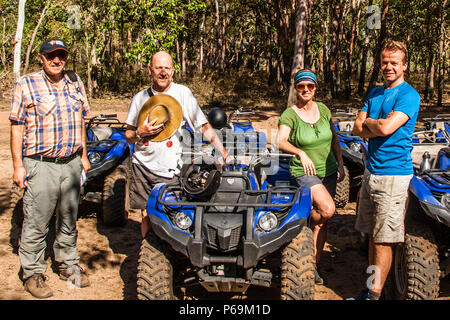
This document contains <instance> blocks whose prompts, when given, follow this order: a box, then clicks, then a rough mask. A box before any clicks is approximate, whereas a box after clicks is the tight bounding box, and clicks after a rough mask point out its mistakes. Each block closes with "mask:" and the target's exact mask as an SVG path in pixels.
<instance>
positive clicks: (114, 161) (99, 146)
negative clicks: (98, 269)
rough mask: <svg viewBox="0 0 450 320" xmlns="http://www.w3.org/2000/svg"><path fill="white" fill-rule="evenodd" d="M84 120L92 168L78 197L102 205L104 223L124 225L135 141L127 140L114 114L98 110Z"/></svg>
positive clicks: (122, 124) (123, 124)
mask: <svg viewBox="0 0 450 320" xmlns="http://www.w3.org/2000/svg"><path fill="white" fill-rule="evenodd" d="M85 121H86V132H87V156H88V159H89V161H90V163H91V169H90V170H89V171H88V172H87V174H86V177H87V179H86V183H85V184H84V185H83V186H82V188H81V200H83V201H88V202H93V203H97V204H100V205H101V215H100V217H101V220H102V221H103V224H105V225H107V226H112V227H118V226H123V225H125V224H126V223H127V221H128V211H127V210H128V208H127V199H128V176H129V165H130V159H131V157H130V156H131V154H132V153H133V150H134V144H129V143H127V141H126V139H125V129H126V124H125V123H123V122H120V121H119V120H118V118H117V115H115V114H109V115H104V114H101V115H98V116H94V117H92V118H87V119H85Z"/></svg>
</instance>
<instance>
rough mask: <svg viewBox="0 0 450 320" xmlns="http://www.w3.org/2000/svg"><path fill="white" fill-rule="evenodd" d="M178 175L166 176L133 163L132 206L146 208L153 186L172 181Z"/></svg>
mask: <svg viewBox="0 0 450 320" xmlns="http://www.w3.org/2000/svg"><path fill="white" fill-rule="evenodd" d="M176 181H178V177H177V176H175V177H173V178H165V177H161V176H158V175H155V174H153V173H151V172H150V170H148V169H147V168H145V167H144V166H142V165H140V164H136V163H132V165H131V178H130V208H131V209H141V210H142V209H145V208H146V207H147V200H148V197H149V195H150V192H151V191H152V189H153V187H154V186H155V185H156V184H158V183H172V182H176Z"/></svg>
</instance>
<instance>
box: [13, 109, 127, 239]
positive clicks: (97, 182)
mask: <svg viewBox="0 0 450 320" xmlns="http://www.w3.org/2000/svg"><path fill="white" fill-rule="evenodd" d="M85 120H86V131H87V149H88V158H89V161H90V162H91V169H90V170H89V171H88V172H87V175H86V176H87V180H86V182H85V183H84V184H83V186H82V187H81V191H80V202H81V203H82V202H83V201H88V202H94V203H98V204H101V206H102V212H101V214H100V218H101V220H102V221H103V223H104V224H105V225H107V226H123V225H125V224H126V222H127V220H128V212H127V208H126V199H127V197H128V182H127V181H128V178H127V177H128V163H127V162H128V159H129V155H130V154H131V153H132V152H133V148H134V145H132V144H127V142H126V140H125V124H124V123H121V122H120V121H119V120H118V119H117V116H116V115H98V116H95V117H93V118H86V119H85ZM23 192H24V190H23V189H20V188H19V186H17V185H16V184H14V183H13V185H12V188H11V201H10V210H11V212H12V221H11V224H12V230H13V232H12V234H13V237H14V239H11V241H12V242H13V243H14V244H13V245H14V246H16V245H17V244H18V242H19V241H20V233H21V229H22V222H23V200H22V197H23Z"/></svg>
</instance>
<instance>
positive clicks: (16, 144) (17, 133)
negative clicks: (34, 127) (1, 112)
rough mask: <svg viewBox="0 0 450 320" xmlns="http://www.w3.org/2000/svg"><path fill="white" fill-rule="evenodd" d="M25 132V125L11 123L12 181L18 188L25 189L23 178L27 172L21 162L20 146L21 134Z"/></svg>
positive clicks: (21, 142)
mask: <svg viewBox="0 0 450 320" xmlns="http://www.w3.org/2000/svg"><path fill="white" fill-rule="evenodd" d="M24 130H25V125H23V124H18V123H17V122H16V121H11V141H10V144H11V155H12V160H13V168H14V174H13V181H14V183H16V184H17V185H18V186H19V187H20V188H22V189H23V188H25V187H26V182H25V181H24V180H25V177H26V176H27V172H26V171H25V168H24V166H23V160H22V144H23V133H24Z"/></svg>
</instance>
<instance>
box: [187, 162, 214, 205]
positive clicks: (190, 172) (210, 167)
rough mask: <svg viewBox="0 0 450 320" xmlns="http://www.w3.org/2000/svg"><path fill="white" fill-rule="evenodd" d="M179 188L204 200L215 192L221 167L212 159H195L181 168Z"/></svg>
mask: <svg viewBox="0 0 450 320" xmlns="http://www.w3.org/2000/svg"><path fill="white" fill-rule="evenodd" d="M180 175H181V178H180V179H181V187H182V188H183V190H184V191H185V192H186V193H188V194H191V195H193V196H195V197H197V198H200V199H204V198H207V197H209V196H211V195H212V194H214V193H215V192H216V191H217V188H219V185H220V178H221V177H222V166H221V165H220V164H219V163H217V161H216V159H214V158H213V157H205V156H204V157H203V158H202V157H200V158H195V159H194V160H193V161H192V163H189V164H183V166H182V167H181V173H180Z"/></svg>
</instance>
